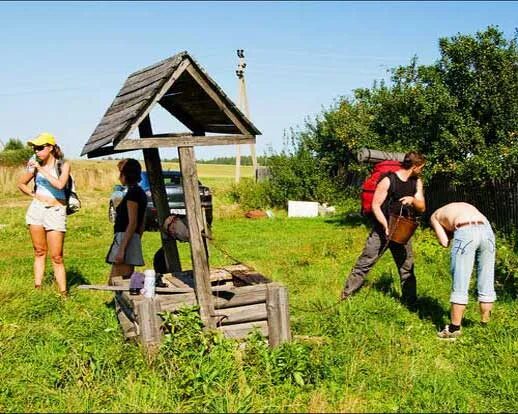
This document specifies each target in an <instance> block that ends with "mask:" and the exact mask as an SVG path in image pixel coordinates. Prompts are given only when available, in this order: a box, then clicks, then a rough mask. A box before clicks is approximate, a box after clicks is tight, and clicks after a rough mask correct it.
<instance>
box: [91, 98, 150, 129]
mask: <svg viewBox="0 0 518 414" xmlns="http://www.w3.org/2000/svg"><path fill="white" fill-rule="evenodd" d="M146 103H147V101H146V100H140V101H138V102H135V103H133V104H131V105H129V104H128V105H118V106H117V110H113V111H110V113H109V114H105V115H104V116H103V119H102V120H101V122H100V123H99V125H97V126H98V127H100V126H104V125H109V124H110V123H113V122H117V123H120V122H123V121H125V120H127V119H130V118H131V117H133V116H135V114H136V113H139V112H140V111H141V109H142V108H144V107H145V106H146Z"/></svg>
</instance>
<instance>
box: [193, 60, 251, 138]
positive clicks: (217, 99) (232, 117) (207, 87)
mask: <svg viewBox="0 0 518 414" xmlns="http://www.w3.org/2000/svg"><path fill="white" fill-rule="evenodd" d="M187 72H189V74H190V75H191V76H192V77H193V78H194V79H195V80H196V81H197V82H198V83H199V84H200V86H201V87H202V88H203V89H204V91H205V92H206V93H207V95H209V96H210V97H211V98H212V100H213V101H214V102H215V103H216V105H218V107H219V109H220V110H221V111H222V112H223V113H224V114H225V115H226V116H227V117H228V118H229V119H230V120H231V121H232V122H233V123H234V125H235V126H236V127H237V128H238V129H239V130H240V131H241V133H242V134H243V135H252V134H253V132H254V131H253V130H251V129H250V128H248V127H246V126H245V125H243V123H242V122H241V121H240V119H239V118H238V117H237V116H236V115H235V114H234V112H233V111H231V110H230V108H229V107H228V106H227V102H223V100H222V99H221V97H220V96H219V94H217V93H216V92H215V91H214V89H213V87H212V85H209V83H208V82H207V80H205V77H204V75H202V74H201V72H199V71H198V69H197V68H195V67H194V66H193V65H190V66H188V67H187Z"/></svg>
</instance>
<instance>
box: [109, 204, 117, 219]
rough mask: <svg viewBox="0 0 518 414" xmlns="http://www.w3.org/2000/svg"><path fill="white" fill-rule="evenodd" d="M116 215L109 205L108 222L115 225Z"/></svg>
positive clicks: (111, 205)
mask: <svg viewBox="0 0 518 414" xmlns="http://www.w3.org/2000/svg"><path fill="white" fill-rule="evenodd" d="M116 214H117V213H116V212H115V207H113V204H112V203H110V207H109V208H108V220H109V221H110V223H115V215H116Z"/></svg>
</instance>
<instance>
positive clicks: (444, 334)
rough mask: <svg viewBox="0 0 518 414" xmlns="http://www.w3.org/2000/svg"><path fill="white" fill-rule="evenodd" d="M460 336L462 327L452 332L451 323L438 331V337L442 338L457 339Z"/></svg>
mask: <svg viewBox="0 0 518 414" xmlns="http://www.w3.org/2000/svg"><path fill="white" fill-rule="evenodd" d="M459 336H460V329H459V330H458V331H455V332H450V325H446V326H445V327H444V329H443V330H442V331H441V332H437V337H438V338H440V339H451V340H453V339H456V338H457V337H459Z"/></svg>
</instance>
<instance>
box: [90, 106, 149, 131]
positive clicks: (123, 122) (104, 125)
mask: <svg viewBox="0 0 518 414" xmlns="http://www.w3.org/2000/svg"><path fill="white" fill-rule="evenodd" d="M142 110H143V109H140V110H135V109H133V110H132V111H131V113H127V114H125V115H123V116H121V117H120V118H117V119H113V120H111V121H110V122H104V119H103V120H102V121H101V123H100V124H99V125H97V128H95V131H94V132H93V134H92V136H95V137H97V136H101V135H102V134H103V133H106V132H107V131H111V130H116V129H117V128H118V127H121V126H122V127H124V126H127V124H128V123H129V122H131V121H132V120H133V119H135V118H136V117H137V116H138V114H139V113H140V112H141V111H142Z"/></svg>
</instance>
